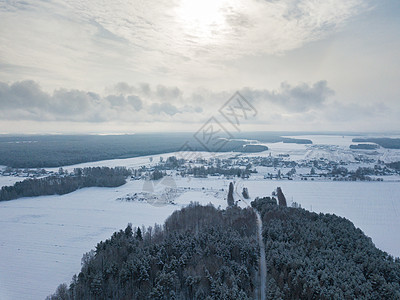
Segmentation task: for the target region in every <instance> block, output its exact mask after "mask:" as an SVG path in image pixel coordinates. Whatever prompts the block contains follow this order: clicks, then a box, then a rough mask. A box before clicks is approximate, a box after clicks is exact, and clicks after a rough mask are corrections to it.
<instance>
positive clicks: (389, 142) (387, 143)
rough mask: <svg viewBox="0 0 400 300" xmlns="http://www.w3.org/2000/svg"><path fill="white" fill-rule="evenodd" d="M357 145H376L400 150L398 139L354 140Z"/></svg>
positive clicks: (399, 140)
mask: <svg viewBox="0 0 400 300" xmlns="http://www.w3.org/2000/svg"><path fill="white" fill-rule="evenodd" d="M353 142H355V143H375V144H378V145H379V146H381V147H383V148H386V149H400V139H398V138H354V139H353Z"/></svg>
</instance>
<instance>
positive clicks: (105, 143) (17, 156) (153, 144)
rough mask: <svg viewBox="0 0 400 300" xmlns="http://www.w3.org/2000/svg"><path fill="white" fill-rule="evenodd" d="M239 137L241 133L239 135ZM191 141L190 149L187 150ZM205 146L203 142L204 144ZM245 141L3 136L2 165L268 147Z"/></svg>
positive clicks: (268, 137)
mask: <svg viewBox="0 0 400 300" xmlns="http://www.w3.org/2000/svg"><path fill="white" fill-rule="evenodd" d="M237 135H238V136H240V135H239V134H237ZM245 137H246V138H248V139H257V138H259V140H260V141H262V142H282V141H283V140H285V142H294V143H296V142H299V143H304V142H307V143H311V141H309V140H302V139H299V140H298V139H293V138H282V137H280V136H276V135H273V134H268V133H264V134H262V133H255V134H251V133H246V135H244V136H243V139H244V138H245ZM187 142H189V148H185V145H186V143H187ZM203 144H204V143H203ZM246 144H248V142H245V141H244V140H240V139H239V140H229V141H228V142H226V144H225V143H224V144H223V145H222V147H219V146H218V147H217V148H215V149H214V148H213V147H212V146H211V145H208V144H206V145H205V146H204V145H202V144H200V143H199V142H198V141H196V139H194V137H193V134H192V133H149V134H132V135H31V136H8V135H0V165H5V166H8V167H12V168H45V167H60V166H67V165H74V164H79V163H84V162H90V161H99V160H106V159H116V158H128V157H137V156H144V155H154V154H161V153H169V152H177V151H181V150H196V151H208V150H210V151H218V152H224V151H236V152H259V151H264V150H267V149H268V147H265V146H257V145H249V146H246V147H244V146H245V145H246Z"/></svg>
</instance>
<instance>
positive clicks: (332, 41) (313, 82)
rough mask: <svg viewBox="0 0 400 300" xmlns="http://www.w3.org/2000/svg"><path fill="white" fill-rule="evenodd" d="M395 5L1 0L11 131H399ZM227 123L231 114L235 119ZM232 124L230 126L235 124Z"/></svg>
mask: <svg viewBox="0 0 400 300" xmlns="http://www.w3.org/2000/svg"><path fill="white" fill-rule="evenodd" d="M399 14H400V2H399V1H398V0H387V1H385V0H382V1H372V0H368V1H367V0H201V1H200V0H147V1H141V0H118V1H99V0H96V1H95V0H68V1H62V0H34V1H30V0H24V1H17V0H3V1H0V133H132V132H141V131H196V130H197V129H199V128H200V127H201V126H202V124H203V123H204V122H206V121H207V120H208V119H210V118H211V117H214V118H216V119H217V120H219V121H220V122H221V123H223V124H224V122H225V121H224V119H223V116H221V108H222V107H224V104H225V103H226V102H227V101H228V100H229V99H230V97H231V96H232V94H233V93H234V92H235V91H239V92H240V93H241V94H242V95H243V96H244V97H245V98H246V99H247V101H248V102H249V103H250V105H251V106H252V107H253V108H254V111H255V112H256V113H254V114H252V115H251V116H248V118H246V119H245V120H243V122H242V123H241V128H240V129H241V130H275V131H276V130H278V131H283V130H307V131H310V130H311V131H398V130H399V129H400V118H399V116H400V88H399V86H400V18H398V16H399ZM225 123H227V122H225ZM226 126H227V128H228V129H231V128H230V127H229V126H230V124H229V123H227V124H226Z"/></svg>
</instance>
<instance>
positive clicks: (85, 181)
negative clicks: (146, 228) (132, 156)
mask: <svg viewBox="0 0 400 300" xmlns="http://www.w3.org/2000/svg"><path fill="white" fill-rule="evenodd" d="M130 174H131V173H130V171H128V170H127V169H126V168H123V167H116V168H108V167H93V168H83V169H82V168H75V169H74V172H73V174H62V169H61V172H60V173H59V174H57V175H52V176H47V177H43V178H31V179H25V180H24V181H20V182H16V183H15V184H14V185H13V186H3V187H2V188H1V190H0V201H5V200H13V199H17V198H22V197H34V196H45V195H64V194H68V193H71V192H73V191H76V190H78V189H81V188H85V187H94V186H96V187H117V186H121V185H123V184H125V183H126V177H127V176H129V175H130Z"/></svg>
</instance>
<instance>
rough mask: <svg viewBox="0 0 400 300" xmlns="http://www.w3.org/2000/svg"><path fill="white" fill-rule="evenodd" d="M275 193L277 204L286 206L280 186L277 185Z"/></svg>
mask: <svg viewBox="0 0 400 300" xmlns="http://www.w3.org/2000/svg"><path fill="white" fill-rule="evenodd" d="M276 194H277V196H278V202H279V206H285V207H286V206H287V203H286V198H285V195H284V194H283V192H282V189H281V188H280V187H278V188H277V189H276Z"/></svg>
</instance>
